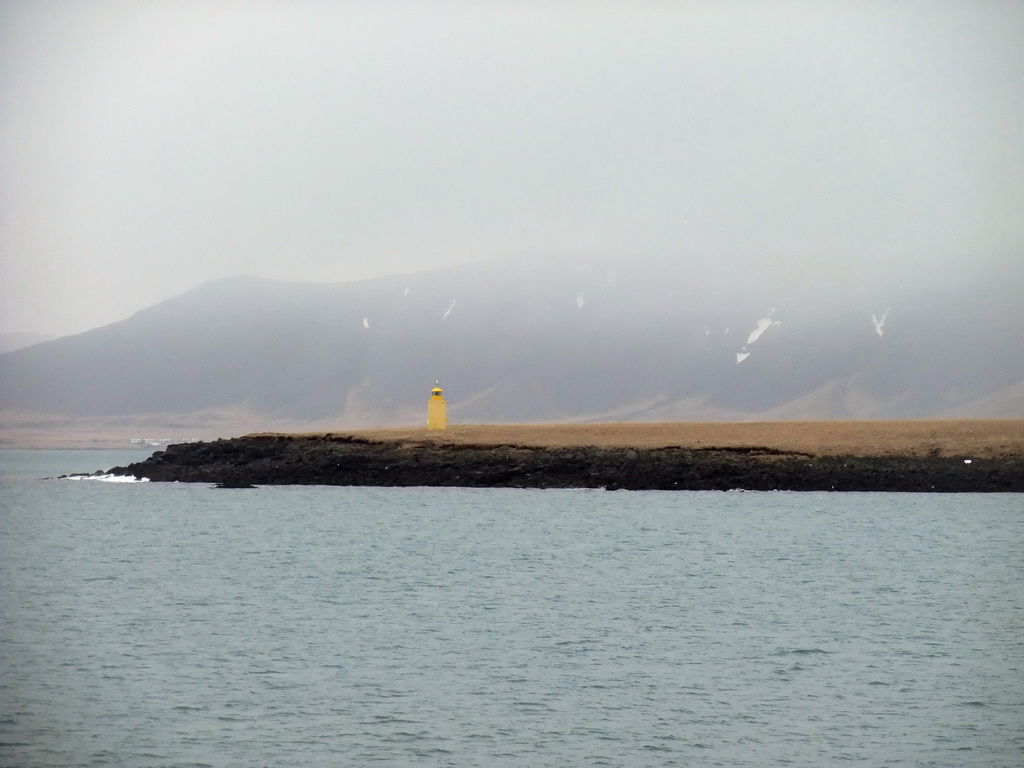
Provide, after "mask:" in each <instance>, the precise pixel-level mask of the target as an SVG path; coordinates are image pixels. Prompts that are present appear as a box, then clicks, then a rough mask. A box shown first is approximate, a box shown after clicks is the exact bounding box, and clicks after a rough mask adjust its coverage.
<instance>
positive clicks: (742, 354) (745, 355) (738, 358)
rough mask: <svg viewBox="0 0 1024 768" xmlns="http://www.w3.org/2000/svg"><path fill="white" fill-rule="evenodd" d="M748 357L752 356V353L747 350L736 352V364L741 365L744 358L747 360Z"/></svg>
mask: <svg viewBox="0 0 1024 768" xmlns="http://www.w3.org/2000/svg"><path fill="white" fill-rule="evenodd" d="M748 357H750V353H749V352H747V351H743V352H737V353H736V365H739V364H740V363H742V362H743V361H744V360H746V359H747V358H748Z"/></svg>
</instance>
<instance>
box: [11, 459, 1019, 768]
mask: <svg viewBox="0 0 1024 768" xmlns="http://www.w3.org/2000/svg"><path fill="white" fill-rule="evenodd" d="M133 457H134V458H137V457H138V456H137V455H136V454H133V455H130V456H127V457H126V456H125V455H124V454H117V455H113V454H100V453H88V452H74V453H58V452H14V451H3V452H0V462H2V467H3V470H2V472H3V479H2V480H0V546H2V558H0V764H3V765H11V766H84V765H111V766H115V765H117V766H120V765H132V766H254V765H268V766H269V765H291V766H329V765H368V764H371V763H377V764H383V765H389V766H570V765H595V766H596V765H607V766H669V765H679V766H690V765H719V766H763V765H801V766H820V765H833V764H838V763H855V764H860V765H878V766H881V765H920V766H1008V767H1009V766H1014V767H1016V766H1020V765H1022V764H1024V496H1021V495H998V494H992V495H981V494H978V495H974V494H963V495H930V494H886V493H876V494H818V493H803V494H801V493H686V492H635V493H634V492H606V491H594V490H578V491H529V490H508V489H501V490H481V489H474V490H468V489H451V488H446V489H428V488H389V489H375V488H344V487H295V486H284V487H264V488H259V489H255V490H224V489H220V490H218V489H213V488H210V487H208V486H205V485H187V484H162V483H109V482H99V481H89V480H84V481H70V480H57V479H50V480H43V479H40V478H42V477H46V476H51V475H56V474H60V473H64V472H68V471H74V470H80V471H92V470H94V469H102V468H105V467H109V466H113V465H116V464H119V463H126V461H127V460H130V459H131V458H133Z"/></svg>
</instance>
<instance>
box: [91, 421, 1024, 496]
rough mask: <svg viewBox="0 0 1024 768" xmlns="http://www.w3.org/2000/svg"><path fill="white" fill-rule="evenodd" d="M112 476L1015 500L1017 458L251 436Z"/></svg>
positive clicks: (166, 455)
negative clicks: (1005, 495) (1002, 496)
mask: <svg viewBox="0 0 1024 768" xmlns="http://www.w3.org/2000/svg"><path fill="white" fill-rule="evenodd" d="M109 473H110V474H116V475H134V476H135V477H137V478H147V479H149V480H151V481H156V482H175V481H178V482H191V483H213V484H217V485H219V486H220V487H225V488H244V487H250V486H259V485H361V486H450V487H469V488H605V489H607V490H619V489H622V490H693V491H696V490H719V491H726V490H735V489H742V490H750V491H769V490H780V491H890V492H907V491H909V492H1018V493H1020V492H1024V457H1021V456H1016V455H1008V456H1002V457H993V458H985V459H977V460H971V461H965V460H964V459H962V458H954V457H949V456H920V455H905V456H904V455H883V456H853V455H846V456H844V455H816V454H811V453H803V452H798V451H789V450H779V449H774V448H767V447H765V448H758V447H720V448H715V447H700V448H692V447H659V448H632V447H596V446H569V447H556V446H547V447H543V446H523V445H485V444H452V443H445V442H440V441H435V442H431V441H420V442H401V441H388V440H371V439H365V438H360V437H357V436H352V435H319V436H308V435H250V436H245V437H238V438H231V439H223V440H216V441H212V442H202V443H186V444H180V445H171V446H168V447H167V449H166V450H163V451H157V452H156V453H154V454H153V455H152V456H151V457H149V458H148V459H146V460H145V461H141V462H137V463H134V464H129V465H128V466H124V467H114V468H112V469H110V470H109Z"/></svg>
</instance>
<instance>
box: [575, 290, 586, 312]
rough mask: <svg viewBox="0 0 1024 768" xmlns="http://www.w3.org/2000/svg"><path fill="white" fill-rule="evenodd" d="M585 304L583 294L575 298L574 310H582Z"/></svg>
mask: <svg viewBox="0 0 1024 768" xmlns="http://www.w3.org/2000/svg"><path fill="white" fill-rule="evenodd" d="M586 303H587V300H586V299H584V298H583V294H582V293H581V294H580V295H579V296H577V297H576V309H583V305H584V304H586Z"/></svg>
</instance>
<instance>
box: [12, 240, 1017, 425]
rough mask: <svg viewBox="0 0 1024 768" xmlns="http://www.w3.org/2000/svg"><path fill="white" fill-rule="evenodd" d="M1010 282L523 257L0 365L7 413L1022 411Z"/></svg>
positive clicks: (388, 418)
mask: <svg viewBox="0 0 1024 768" xmlns="http://www.w3.org/2000/svg"><path fill="white" fill-rule="evenodd" d="M1019 276H1020V269H1019V268H1010V267H1008V268H1007V270H1006V274H999V275H988V276H979V278H978V279H977V280H975V281H974V282H973V283H972V284H969V285H963V286H959V287H957V288H955V289H954V288H948V287H947V288H945V289H933V290H931V291H927V292H920V293H915V292H913V291H912V290H909V289H907V288H906V287H904V286H885V285H876V286H869V287H861V286H846V285H842V284H839V283H836V284H833V285H831V286H824V287H823V286H821V285H816V286H814V288H813V290H810V289H805V287H804V286H802V285H800V284H799V283H791V284H788V285H787V284H784V283H778V282H777V283H774V284H772V283H770V282H769V281H764V282H762V283H752V284H745V285H741V286H731V285H712V284H709V283H707V282H706V281H705V280H703V279H702V277H701V276H700V275H699V274H695V273H693V272H692V271H688V270H687V269H686V268H685V267H683V266H680V267H669V268H666V267H665V265H664V264H662V265H657V266H656V265H653V264H644V263H642V262H635V263H629V264H622V263H618V264H616V263H613V262H610V261H598V260H583V259H580V260H573V259H558V260H543V259H516V260H509V261H502V262H491V263H484V264H477V265H472V266H468V267H458V268H452V269H447V270H439V271H432V272H423V273H417V274H413V275H406V276H401V277H388V278H380V279H375V280H367V281H360V282H353V283H344V284H333V285H311V284H297V283H283V282H275V281H269V280H262V279H257V278H249V277H240V278H231V279H226V280H220V281H215V282H213V283H208V284H205V285H202V286H200V287H198V288H196V289H195V290H193V291H190V292H188V293H186V294H182V295H181V296H178V297H175V298H173V299H170V300H168V301H165V302H162V303H160V304H158V305H155V306H153V307H150V308H148V309H146V310H144V311H141V312H139V313H137V314H135V315H134V316H132V317H130V318H128V319H126V320H124V321H122V322H119V323H115V324H113V325H109V326H106V327H103V328H98V329H95V330H93V331H89V332H87V333H83V334H79V335H77V336H72V337H67V338H62V339H56V340H53V341H49V342H46V343H43V344H38V345H35V346H32V347H29V348H26V349H20V350H17V351H14V352H9V353H6V354H2V355H0V411H8V412H20V413H36V414H58V415H63V416H67V417H87V418H88V417H102V418H114V417H125V416H127V417H140V418H141V417H142V416H145V415H148V414H196V413H201V412H207V411H209V412H219V411H226V410H230V409H244V410H245V411H247V412H249V413H252V414H255V415H257V416H261V415H262V416H263V417H266V418H268V419H270V418H273V419H291V420H325V419H328V420H333V421H334V422H336V423H337V424H338V426H339V427H342V426H364V425H381V426H384V425H389V424H416V423H419V422H420V421H422V418H423V413H424V407H425V406H424V404H425V400H426V393H427V392H428V390H429V389H430V387H431V386H433V384H434V381H435V380H439V381H440V382H441V385H442V386H443V387H444V388H445V390H446V395H447V397H448V400H449V417H450V419H451V420H453V421H459V422H463V423H472V422H479V423H483V422H502V421H509V422H511V421H574V420H593V419H618V420H675V419H684V420H704V419H707V420H718V419H729V420H735V419H806V418H815V419H827V418H870V419H889V418H916V417H928V416H935V415H939V414H944V415H950V414H956V415H959V416H975V415H977V416H986V417H1021V416H1024V410H1022V401H1021V398H1020V396H1019V392H1020V387H1022V386H1024V359H1022V355H1021V354H1020V353H1019V351H1018V348H1019V338H1020V333H1021V331H1022V330H1024V322H1022V316H1021V309H1020V307H1019V302H1018V300H1017V295H1016V294H1017V291H1016V289H1015V286H1016V285H1019V284H1020V281H1019Z"/></svg>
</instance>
